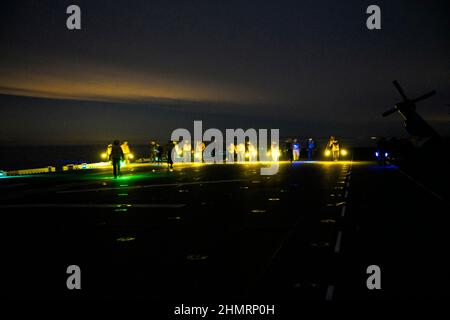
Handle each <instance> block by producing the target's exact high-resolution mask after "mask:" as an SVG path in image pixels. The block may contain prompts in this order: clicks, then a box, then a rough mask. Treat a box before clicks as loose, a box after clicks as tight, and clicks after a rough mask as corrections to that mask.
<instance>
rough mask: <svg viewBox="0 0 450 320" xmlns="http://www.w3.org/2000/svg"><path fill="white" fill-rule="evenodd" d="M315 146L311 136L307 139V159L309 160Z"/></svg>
mask: <svg viewBox="0 0 450 320" xmlns="http://www.w3.org/2000/svg"><path fill="white" fill-rule="evenodd" d="M315 148H316V143H315V142H314V140H313V139H312V138H309V139H308V161H311V159H312V155H313V152H314V149H315Z"/></svg>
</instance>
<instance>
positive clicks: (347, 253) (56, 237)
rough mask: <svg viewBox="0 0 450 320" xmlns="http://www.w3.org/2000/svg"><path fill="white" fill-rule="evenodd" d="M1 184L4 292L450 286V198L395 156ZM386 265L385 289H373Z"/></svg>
mask: <svg viewBox="0 0 450 320" xmlns="http://www.w3.org/2000/svg"><path fill="white" fill-rule="evenodd" d="M0 190H1V193H2V196H1V200H0V201H1V203H0V208H1V211H2V224H1V225H2V241H1V251H2V263H1V265H2V267H1V268H2V274H3V275H4V277H5V279H4V280H3V281H2V282H3V283H2V289H1V292H2V295H3V296H14V297H24V296H25V297H30V298H33V297H67V298H72V297H89V298H96V297H102V298H120V297H125V298H151V299H196V298H197V299H225V298H226V299H230V298H233V299H234V298H252V299H264V298H269V299H270V298H273V299H275V298H276V299H284V298H286V299H299V298H312V299H319V300H339V299H346V298H363V299H364V298H367V299H379V298H380V299H383V298H408V297H417V298H420V297H443V296H444V295H445V294H446V290H447V289H446V288H447V286H448V285H449V276H448V271H447V270H449V263H448V262H447V261H446V260H448V259H446V255H447V252H448V244H449V239H448V236H446V229H447V225H445V224H444V223H443V221H444V219H445V216H446V215H447V214H448V199H445V198H443V197H440V195H439V194H436V193H433V191H432V190H429V189H426V188H424V186H422V185H419V184H417V183H416V182H415V181H414V180H412V179H410V178H409V177H407V176H406V175H405V174H403V173H402V172H401V171H400V170H398V168H396V167H393V166H392V167H379V166H377V165H376V164H374V163H370V162H340V163H327V162H315V163H294V164H293V165H290V164H288V163H282V164H281V165H280V171H279V173H278V174H276V175H274V176H261V175H260V172H259V165H256V164H255V165H241V164H239V165H238V164H234V165H198V166H196V165H188V166H179V167H176V168H175V170H174V171H173V172H171V171H168V170H167V169H166V167H165V166H162V167H159V166H142V167H132V168H125V169H124V171H123V175H122V177H121V178H119V179H117V180H113V179H111V177H110V172H109V171H108V170H87V171H83V172H73V173H64V174H51V175H39V176H33V177H22V178H7V179H1V180H0ZM72 264H75V265H78V266H80V267H81V270H82V290H80V291H77V292H74V291H69V290H67V288H66V278H67V274H66V268H67V266H69V265H72ZM372 264H375V265H378V266H380V268H381V274H382V278H381V285H382V290H376V291H370V290H368V289H367V287H366V279H367V277H368V275H367V274H366V268H367V267H368V266H369V265H372Z"/></svg>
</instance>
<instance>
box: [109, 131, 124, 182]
mask: <svg viewBox="0 0 450 320" xmlns="http://www.w3.org/2000/svg"><path fill="white" fill-rule="evenodd" d="M109 159H110V160H112V165H113V174H114V179H117V176H118V175H120V161H122V160H124V159H125V155H124V153H123V150H122V148H121V146H120V142H119V140H114V143H113V145H112V147H111V154H110V155H109Z"/></svg>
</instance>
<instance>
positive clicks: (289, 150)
mask: <svg viewBox="0 0 450 320" xmlns="http://www.w3.org/2000/svg"><path fill="white" fill-rule="evenodd" d="M286 153H287V156H288V160H289V161H290V162H291V163H292V160H294V153H293V151H292V144H291V143H290V142H286Z"/></svg>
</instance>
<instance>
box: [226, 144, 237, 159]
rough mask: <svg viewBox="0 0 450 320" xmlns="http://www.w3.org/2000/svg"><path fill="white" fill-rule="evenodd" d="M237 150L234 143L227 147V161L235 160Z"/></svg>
mask: <svg viewBox="0 0 450 320" xmlns="http://www.w3.org/2000/svg"><path fill="white" fill-rule="evenodd" d="M235 152H236V146H235V144H234V143H230V144H229V145H228V147H227V162H230V163H233V162H234V154H235Z"/></svg>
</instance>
